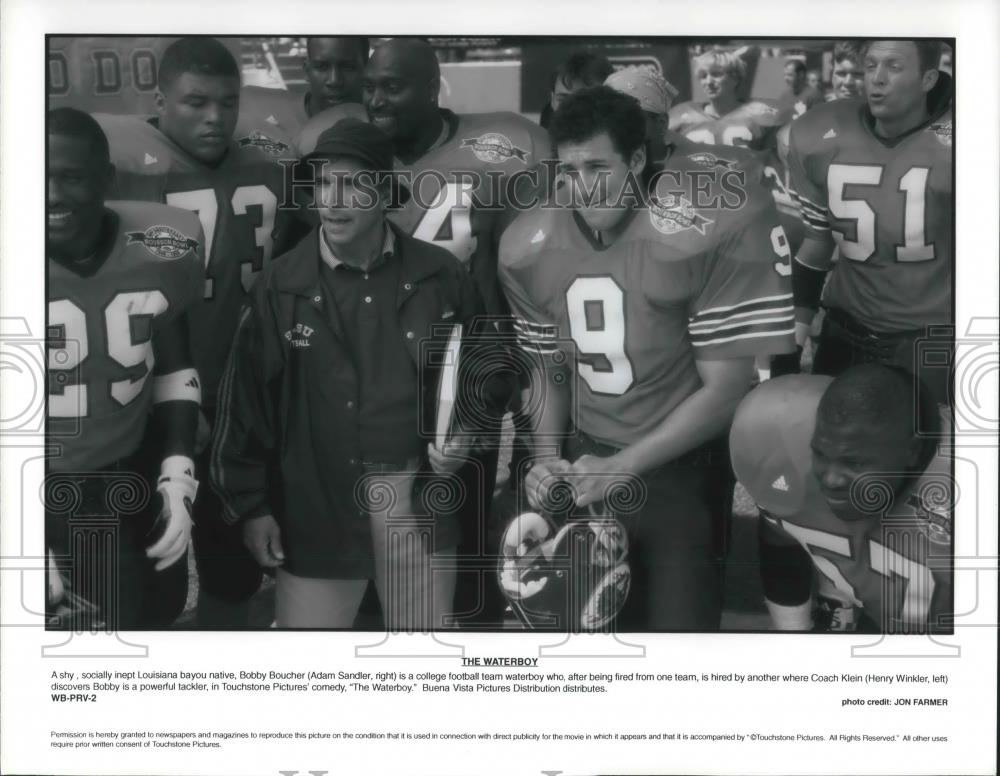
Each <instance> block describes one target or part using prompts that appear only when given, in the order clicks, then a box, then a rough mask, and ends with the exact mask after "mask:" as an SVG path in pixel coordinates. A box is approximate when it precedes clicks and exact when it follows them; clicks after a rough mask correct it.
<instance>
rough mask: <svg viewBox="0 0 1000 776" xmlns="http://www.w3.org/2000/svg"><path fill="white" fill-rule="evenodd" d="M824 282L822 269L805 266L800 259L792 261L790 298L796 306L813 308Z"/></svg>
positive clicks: (824, 275) (815, 306) (819, 296)
mask: <svg viewBox="0 0 1000 776" xmlns="http://www.w3.org/2000/svg"><path fill="white" fill-rule="evenodd" d="M825 282H826V272H825V271H824V270H818V269H813V268H812V267H807V266H806V265H805V264H803V263H802V262H800V261H793V262H792V298H793V299H794V300H795V306H796V307H808V308H809V309H810V310H815V309H817V308H818V307H819V301H820V299H821V298H822V296H823V284H824V283H825Z"/></svg>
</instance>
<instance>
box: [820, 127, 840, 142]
mask: <svg viewBox="0 0 1000 776" xmlns="http://www.w3.org/2000/svg"><path fill="white" fill-rule="evenodd" d="M836 136H837V131H836V130H834V129H828V130H827V132H826V134H825V135H823V139H824V140H829V139H830V138H833V137H836Z"/></svg>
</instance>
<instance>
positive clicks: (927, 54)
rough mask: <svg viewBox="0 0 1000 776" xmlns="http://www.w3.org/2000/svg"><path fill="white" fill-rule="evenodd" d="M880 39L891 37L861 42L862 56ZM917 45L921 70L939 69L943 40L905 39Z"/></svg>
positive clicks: (922, 71)
mask: <svg viewBox="0 0 1000 776" xmlns="http://www.w3.org/2000/svg"><path fill="white" fill-rule="evenodd" d="M879 40H889V38H872V39H870V40H865V41H862V42H861V56H862V57H864V56H865V55H866V54H867V53H868V48H869V47H870V46H871V45H872V44H873V43H875V42H877V41H879ZM902 42H903V43H906V42H909V43H912V44H913V45H914V46H916V47H917V62H918V63H919V65H920V72H921V73H926V72H927V71H928V70H937V68H938V65H940V64H941V49H942V45H941V41H939V40H912V39H908V40H904V41H902Z"/></svg>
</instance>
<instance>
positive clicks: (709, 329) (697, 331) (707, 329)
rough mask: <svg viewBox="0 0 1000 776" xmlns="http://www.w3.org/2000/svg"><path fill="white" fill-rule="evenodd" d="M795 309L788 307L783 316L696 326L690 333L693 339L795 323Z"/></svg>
mask: <svg viewBox="0 0 1000 776" xmlns="http://www.w3.org/2000/svg"><path fill="white" fill-rule="evenodd" d="M794 310H795V308H794V307H788V308H786V309H785V311H783V314H781V315H774V314H770V315H768V314H764V315H758V316H757V317H756V318H750V319H748V320H742V321H734V320H732V319H731V318H726V319H725V320H724V321H719V322H718V323H716V324H714V325H712V326H701V327H700V328H695V325H694V324H691V325H689V326H688V332H689V333H690V334H691V336H692V337H706V336H708V335H710V334H714V333H715V332H717V331H722V330H723V329H737V328H739V327H740V326H759V325H762V324H766V323H780V322H782V321H793V322H794V320H795V312H794Z"/></svg>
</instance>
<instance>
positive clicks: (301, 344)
mask: <svg viewBox="0 0 1000 776" xmlns="http://www.w3.org/2000/svg"><path fill="white" fill-rule="evenodd" d="M314 331H315V329H314V328H312V326H306V325H305V324H304V323H296V324H295V325H294V326H293V327H292V328H291V329H289V330H288V331H286V332H285V339H286V340H288V344H290V345H291V346H292V347H293V348H308V347H309V338H310V337H311V336H312V333H313V332H314Z"/></svg>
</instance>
